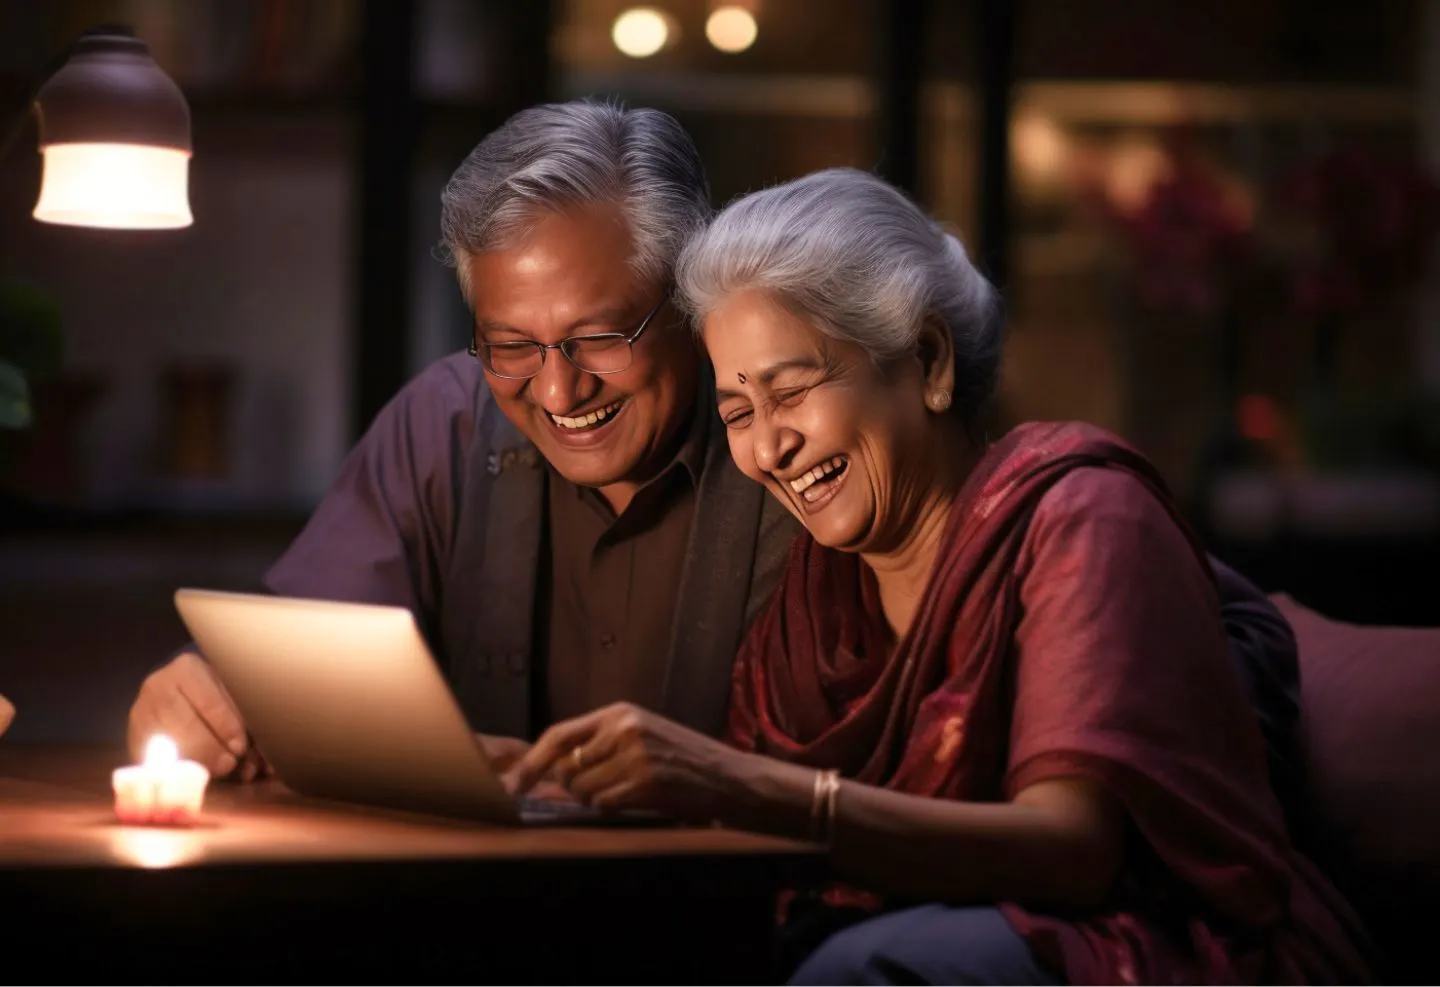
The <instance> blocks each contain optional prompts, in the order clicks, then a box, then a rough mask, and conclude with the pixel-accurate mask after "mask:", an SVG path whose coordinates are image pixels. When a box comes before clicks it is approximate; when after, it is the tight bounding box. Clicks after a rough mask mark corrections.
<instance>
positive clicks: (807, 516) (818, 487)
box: [702, 291, 948, 554]
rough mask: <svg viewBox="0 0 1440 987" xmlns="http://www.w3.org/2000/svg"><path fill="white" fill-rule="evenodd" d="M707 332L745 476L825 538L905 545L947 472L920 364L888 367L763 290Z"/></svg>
mask: <svg viewBox="0 0 1440 987" xmlns="http://www.w3.org/2000/svg"><path fill="white" fill-rule="evenodd" d="M702 336H703V338H704V341H705V347H706V349H707V350H708V352H709V355H710V361H711V363H712V364H713V366H714V369H715V381H716V401H717V403H718V406H719V410H720V417H721V418H722V419H723V420H724V422H725V425H726V434H727V436H728V438H729V441H730V454H731V456H732V457H733V458H734V460H735V464H736V465H737V466H738V467H739V468H740V470H741V472H743V473H744V474H745V475H746V476H748V477H750V478H751V479H752V480H755V481H756V482H758V483H761V484H764V485H765V486H766V487H767V488H768V489H769V490H770V492H771V493H772V494H774V495H775V496H776V497H778V498H779V499H780V501H781V502H782V503H783V504H785V506H786V507H788V508H789V509H790V511H791V512H792V513H793V514H794V515H795V516H796V517H797V518H799V520H800V521H801V523H802V524H804V525H805V527H806V528H807V529H809V531H810V533H811V534H812V535H813V536H814V537H815V540H816V541H818V542H820V543H821V544H822V545H826V546H828V547H830V548H836V549H841V550H843V551H847V552H865V553H867V554H868V553H877V552H886V551H891V550H893V549H894V547H895V546H896V545H898V544H900V543H901V542H903V540H904V537H905V535H906V533H907V531H908V528H909V525H910V524H911V522H912V521H913V519H914V517H915V514H916V511H917V510H918V508H919V505H920V504H921V503H922V502H923V501H924V500H925V498H926V497H927V495H928V494H929V493H930V492H931V491H932V490H933V487H934V482H935V479H936V472H935V463H934V459H935V456H934V455H933V453H932V450H933V449H934V441H933V434H932V428H931V421H930V418H931V416H930V414H929V413H928V412H927V411H926V408H925V393H926V392H925V386H926V382H925V377H924V373H923V370H922V367H921V364H920V361H919V360H918V359H907V360H901V361H897V363H896V365H895V366H893V367H889V368H885V369H882V368H880V367H878V366H876V364H875V362H874V361H873V360H872V359H871V358H870V357H869V355H868V354H867V353H866V352H865V351H864V350H862V349H861V348H860V347H859V346H856V345H855V344H853V343H848V342H844V341H841V340H837V339H835V338H833V337H831V336H828V335H826V334H825V333H823V332H821V331H820V330H819V329H817V328H816V327H815V326H813V325H811V324H810V322H808V321H807V320H806V319H804V318H802V317H801V316H799V315H797V314H796V313H795V312H793V311H791V310H790V309H788V308H786V307H785V306H783V305H781V304H779V303H777V302H776V301H774V300H773V299H772V298H771V297H769V296H768V295H766V294H763V293H761V292H758V291H741V292H737V293H735V294H733V295H730V296H729V297H728V298H726V299H725V300H724V301H722V302H721V303H720V305H719V306H718V307H717V308H715V309H714V310H713V311H712V312H711V313H710V314H709V315H708V316H707V317H706V318H705V321H704V325H703V327H702ZM947 356H948V354H947Z"/></svg>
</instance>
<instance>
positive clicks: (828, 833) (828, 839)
mask: <svg viewBox="0 0 1440 987" xmlns="http://www.w3.org/2000/svg"><path fill="white" fill-rule="evenodd" d="M827 778H828V780H829V784H828V785H827V786H826V792H825V845H826V846H830V845H832V844H833V843H834V842H835V821H836V818H837V816H836V811H837V806H838V805H839V803H840V772H838V771H830V772H827Z"/></svg>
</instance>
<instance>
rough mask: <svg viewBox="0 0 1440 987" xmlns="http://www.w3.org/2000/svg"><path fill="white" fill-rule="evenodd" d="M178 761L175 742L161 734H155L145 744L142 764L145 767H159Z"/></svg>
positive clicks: (178, 749) (178, 753)
mask: <svg viewBox="0 0 1440 987" xmlns="http://www.w3.org/2000/svg"><path fill="white" fill-rule="evenodd" d="M179 760H180V748H178V747H176V746H175V741H173V740H171V739H170V738H169V737H167V736H166V735H165V734H163V733H157V734H156V735H155V736H153V737H151V738H150V740H149V741H148V742H147V743H146V744H145V761H144V764H145V766H146V767H151V768H153V767H160V766H162V765H166V764H174V763H175V762H177V761H179Z"/></svg>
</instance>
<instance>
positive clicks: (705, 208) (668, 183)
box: [440, 100, 712, 301]
mask: <svg viewBox="0 0 1440 987" xmlns="http://www.w3.org/2000/svg"><path fill="white" fill-rule="evenodd" d="M592 202H595V203H599V202H606V203H610V202H613V203H615V204H617V205H619V206H620V207H621V208H622V209H623V210H624V211H625V215H626V217H627V218H628V220H629V223H630V233H631V236H632V237H633V238H634V240H635V255H634V257H633V258H632V263H633V264H634V266H635V268H636V270H637V272H638V273H639V274H640V275H642V276H644V277H647V278H651V279H654V280H657V281H658V280H660V279H662V278H665V277H668V275H669V274H670V272H671V271H672V270H673V268H674V265H675V260H676V258H677V257H678V256H679V254H680V250H681V249H682V248H683V247H684V246H685V243H686V241H687V240H689V239H690V237H691V236H692V235H693V234H694V233H695V231H697V230H699V229H700V228H702V227H703V226H704V225H705V222H706V221H707V220H708V219H709V218H710V215H711V213H712V209H711V206H710V188H709V185H708V184H707V182H706V178H705V167H704V165H703V164H702V163H701V161H700V153H699V151H697V150H696V149H695V143H694V141H692V140H691V139H690V135H689V134H687V133H686V132H685V129H684V128H683V127H681V126H680V124H679V123H678V122H677V121H676V120H675V118H674V117H672V116H670V115H669V114H668V113H662V112H661V111H659V110H649V109H636V110H628V109H626V108H625V107H623V106H621V105H619V104H616V103H607V102H595V101H591V100H577V101H574V102H569V103H547V104H544V105H541V106H534V107H531V108H530V109H528V110H522V111H521V112H519V113H517V114H515V115H514V116H513V117H511V118H510V119H509V120H507V121H506V122H505V123H504V124H503V125H502V126H500V127H499V128H498V129H496V130H495V131H493V132H491V133H490V134H489V135H488V136H486V138H485V139H484V140H482V141H481V142H480V143H479V144H478V145H477V146H476V147H475V150H473V151H471V152H470V155H469V156H468V157H467V158H466V159H465V160H464V161H463V162H462V163H461V165H460V167H459V168H456V169H455V174H453V175H452V176H451V177H450V181H449V182H448V183H447V184H446V185H445V190H444V191H443V192H441V193H440V203H441V207H440V239H441V246H440V252H441V255H442V258H443V259H444V260H445V262H446V263H448V264H451V265H452V266H453V267H454V268H455V271H456V275H457V277H458V278H459V280H460V289H461V291H463V292H464V294H465V298H466V300H467V301H469V300H470V283H469V282H470V269H469V262H470V258H471V257H472V256H473V255H475V254H477V253H481V252H483V251H487V250H497V249H504V248H506V247H508V246H511V245H512V244H513V243H514V242H515V240H516V238H517V237H519V236H521V235H523V234H524V233H525V231H526V230H527V229H528V228H529V227H530V225H531V224H532V223H533V222H534V221H535V220H536V219H537V218H538V217H539V215H540V214H542V213H544V212H555V211H559V210H562V209H565V208H567V207H569V206H575V205H581V204H584V203H592Z"/></svg>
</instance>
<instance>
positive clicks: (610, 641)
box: [600, 634, 615, 651]
mask: <svg viewBox="0 0 1440 987" xmlns="http://www.w3.org/2000/svg"><path fill="white" fill-rule="evenodd" d="M600 647H602V648H604V649H605V650H606V651H609V650H610V649H611V648H613V647H615V635H614V634H606V635H604V636H603V637H601V638H600Z"/></svg>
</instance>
